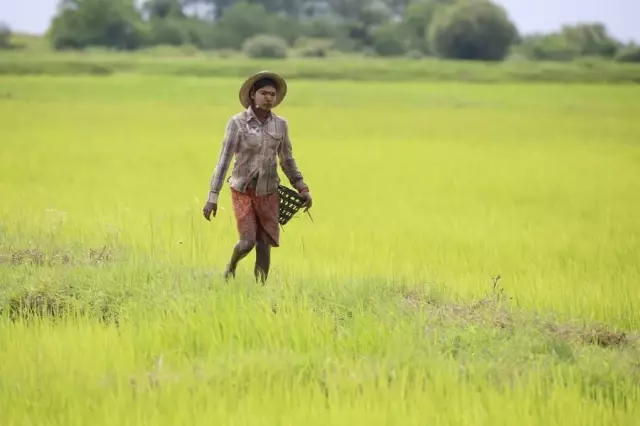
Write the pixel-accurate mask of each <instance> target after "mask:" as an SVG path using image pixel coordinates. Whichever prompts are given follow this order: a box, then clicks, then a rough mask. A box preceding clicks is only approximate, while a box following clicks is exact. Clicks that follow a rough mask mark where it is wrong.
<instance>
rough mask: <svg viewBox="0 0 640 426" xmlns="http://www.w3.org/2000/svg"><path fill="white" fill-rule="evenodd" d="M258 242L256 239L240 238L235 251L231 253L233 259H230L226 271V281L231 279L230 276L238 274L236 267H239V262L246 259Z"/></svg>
mask: <svg viewBox="0 0 640 426" xmlns="http://www.w3.org/2000/svg"><path fill="white" fill-rule="evenodd" d="M255 245H256V243H255V242H254V241H249V240H240V241H238V243H237V244H236V245H235V247H234V248H233V253H232V254H231V259H230V260H229V264H228V265H227V269H226V271H225V272H224V279H225V281H227V280H229V278H230V277H234V278H235V276H236V268H237V267H238V263H239V262H240V261H241V260H242V259H244V258H245V257H246V256H247V255H248V254H249V253H250V252H251V250H253V248H254V247H255Z"/></svg>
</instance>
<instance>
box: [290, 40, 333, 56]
mask: <svg viewBox="0 0 640 426" xmlns="http://www.w3.org/2000/svg"><path fill="white" fill-rule="evenodd" d="M331 44H332V41H331V40H330V39H323V38H310V37H301V38H299V39H298V41H297V42H296V44H295V48H296V49H297V50H298V54H299V55H300V56H302V57H304V58H324V57H326V56H328V55H329V52H330V51H331Z"/></svg>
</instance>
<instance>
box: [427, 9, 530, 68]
mask: <svg viewBox="0 0 640 426" xmlns="http://www.w3.org/2000/svg"><path fill="white" fill-rule="evenodd" d="M517 38H518V31H517V29H516V27H515V25H514V24H513V23H512V22H511V21H510V20H509V18H508V16H507V13H506V11H505V10H504V8H502V7H501V6H498V5H496V4H494V3H492V2H490V1H487V0H467V1H464V0H463V1H460V2H458V3H455V4H453V5H451V6H448V7H445V8H443V9H441V10H440V11H438V13H437V14H436V16H435V19H434V22H433V25H432V26H431V28H430V31H429V42H430V45H431V46H432V47H433V48H434V50H435V51H436V52H437V54H438V55H439V56H441V57H444V58H453V59H472V60H488V61H498V60H503V59H504V58H505V57H506V56H507V54H508V53H509V49H510V47H511V45H512V44H513V43H514V42H515V41H516V40H517Z"/></svg>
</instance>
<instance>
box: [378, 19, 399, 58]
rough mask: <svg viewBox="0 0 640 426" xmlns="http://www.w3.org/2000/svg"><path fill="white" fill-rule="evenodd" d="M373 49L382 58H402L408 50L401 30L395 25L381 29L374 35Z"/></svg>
mask: <svg viewBox="0 0 640 426" xmlns="http://www.w3.org/2000/svg"><path fill="white" fill-rule="evenodd" d="M373 49H374V50H375V52H376V53H377V54H378V55H380V56H401V55H403V54H404V53H405V52H406V50H407V49H406V47H405V44H404V40H403V38H402V34H401V33H400V29H399V28H398V27H397V26H395V25H387V26H384V27H381V28H379V29H378V30H377V31H376V32H375V33H374V35H373Z"/></svg>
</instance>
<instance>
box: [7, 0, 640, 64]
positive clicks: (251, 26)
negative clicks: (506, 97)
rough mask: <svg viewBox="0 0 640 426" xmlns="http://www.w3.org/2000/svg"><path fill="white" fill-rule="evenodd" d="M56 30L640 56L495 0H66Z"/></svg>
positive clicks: (249, 44)
mask: <svg viewBox="0 0 640 426" xmlns="http://www.w3.org/2000/svg"><path fill="white" fill-rule="evenodd" d="M47 37H48V38H49V40H50V41H51V43H52V45H53V47H54V48H55V49H57V50H65V49H85V48H89V47H95V46H99V47H105V48H112V49H118V50H136V49H142V48H146V47H150V46H159V45H172V46H194V48H197V49H203V50H205V49H206V50H242V51H244V52H245V53H246V54H247V55H248V56H251V57H271V58H282V57H285V56H287V54H288V53H287V52H288V50H289V49H291V48H295V49H296V51H297V52H298V53H299V54H300V55H302V56H315V57H322V56H326V55H328V54H329V52H330V51H332V50H335V51H341V52H362V53H366V54H370V55H378V56H385V57H393V56H410V57H422V56H433V57H440V58H448V59H467V60H489V61H499V60H503V59H505V58H507V57H508V56H511V55H517V56H520V57H524V58H527V59H531V60H556V61H566V60H572V59H575V58H578V57H600V58H606V59H617V60H620V61H640V47H639V46H637V45H635V44H633V43H630V44H624V43H622V42H620V41H618V40H616V39H614V38H613V37H612V36H611V35H610V34H609V33H608V31H607V28H606V27H605V26H604V25H603V24H600V23H597V22H594V23H583V24H578V25H570V26H569V25H567V26H564V27H562V28H560V29H559V30H558V31H557V32H554V33H550V34H529V35H524V34H521V33H520V32H519V30H518V28H517V27H516V25H515V24H514V23H513V22H512V21H511V20H510V19H509V16H508V15H507V13H506V11H505V10H504V8H502V7H501V6H499V5H497V4H495V3H493V2H491V1H490V0H146V1H143V2H142V3H141V4H139V2H137V1H136V0H60V3H59V5H58V11H57V14H56V16H55V17H54V19H53V20H52V22H51V26H50V28H49V30H48V32H47ZM0 38H1V34H0ZM1 44H2V40H0V45H1Z"/></svg>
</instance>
